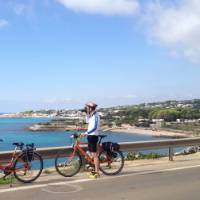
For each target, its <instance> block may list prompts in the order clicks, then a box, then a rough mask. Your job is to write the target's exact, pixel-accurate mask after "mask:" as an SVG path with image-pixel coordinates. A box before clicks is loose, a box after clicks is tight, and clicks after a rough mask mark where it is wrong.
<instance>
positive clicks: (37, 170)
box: [13, 152, 43, 183]
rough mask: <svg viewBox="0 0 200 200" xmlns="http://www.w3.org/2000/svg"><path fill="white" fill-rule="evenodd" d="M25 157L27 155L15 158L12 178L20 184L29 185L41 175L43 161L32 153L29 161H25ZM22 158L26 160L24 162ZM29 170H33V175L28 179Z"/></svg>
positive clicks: (23, 154)
mask: <svg viewBox="0 0 200 200" xmlns="http://www.w3.org/2000/svg"><path fill="white" fill-rule="evenodd" d="M26 157H27V154H26V153H22V154H20V155H19V156H18V157H17V158H16V160H15V162H14V165H13V166H14V176H15V178H16V179H17V180H18V181H20V182H22V183H31V182H33V181H35V180H36V179H37V178H38V177H39V176H40V175H41V173H42V170H43V159H42V157H41V156H40V155H39V154H38V153H36V152H33V156H32V159H31V160H30V159H27V158H26ZM24 158H26V160H24ZM25 165H26V167H25ZM38 165H39V166H38ZM20 166H21V168H20ZM25 168H28V169H25ZM20 169H22V171H20ZM23 170H24V171H23ZM30 170H33V171H32V173H33V174H34V175H33V176H31V177H30V178H28V175H27V172H28V171H30ZM20 172H21V173H20ZM29 173H30V172H29Z"/></svg>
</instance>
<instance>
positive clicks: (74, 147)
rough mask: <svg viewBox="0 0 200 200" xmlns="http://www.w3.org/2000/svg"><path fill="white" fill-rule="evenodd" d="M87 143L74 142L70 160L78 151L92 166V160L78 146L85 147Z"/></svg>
mask: <svg viewBox="0 0 200 200" xmlns="http://www.w3.org/2000/svg"><path fill="white" fill-rule="evenodd" d="M87 144H88V143H87V142H80V141H78V140H76V142H75V144H74V146H73V153H72V156H71V158H73V157H74V155H75V153H76V152H77V151H78V152H80V153H81V155H82V156H84V157H85V159H86V160H87V161H88V162H90V163H91V164H93V165H94V161H93V158H92V157H90V156H89V155H88V154H87V152H86V151H85V150H84V149H83V148H82V147H81V146H80V145H87Z"/></svg>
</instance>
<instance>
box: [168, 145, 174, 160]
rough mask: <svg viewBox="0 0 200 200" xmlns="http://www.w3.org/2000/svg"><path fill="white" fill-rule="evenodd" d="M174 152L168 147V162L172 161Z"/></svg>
mask: <svg viewBox="0 0 200 200" xmlns="http://www.w3.org/2000/svg"><path fill="white" fill-rule="evenodd" d="M173 156H174V150H173V147H169V161H173V160H174V159H173Z"/></svg>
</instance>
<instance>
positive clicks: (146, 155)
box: [126, 152, 165, 160]
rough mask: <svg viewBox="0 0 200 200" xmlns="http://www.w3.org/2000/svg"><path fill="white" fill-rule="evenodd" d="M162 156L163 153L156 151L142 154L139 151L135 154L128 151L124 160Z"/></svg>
mask: <svg viewBox="0 0 200 200" xmlns="http://www.w3.org/2000/svg"><path fill="white" fill-rule="evenodd" d="M164 156H165V155H161V154H158V153H150V154H143V153H141V152H139V153H138V154H136V153H134V152H129V153H128V154H127V156H126V160H143V159H159V158H161V157H164Z"/></svg>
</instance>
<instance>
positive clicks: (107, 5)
mask: <svg viewBox="0 0 200 200" xmlns="http://www.w3.org/2000/svg"><path fill="white" fill-rule="evenodd" d="M199 35H200V2H199V0H40V1H39V0H6V1H5V0H0V113H5V112H18V111H26V110H40V109H71V108H80V107H83V106H84V104H85V103H86V102H88V101H95V102H97V103H98V104H99V106H100V107H109V106H116V105H130V104H139V103H144V102H155V101H156V102H157V101H164V100H170V99H171V100H183V99H195V98H200V85H199V79H200V78H199V77H200V66H199V65H200V37H199Z"/></svg>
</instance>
